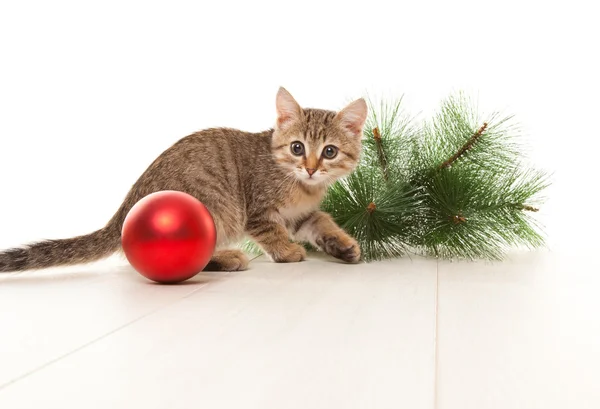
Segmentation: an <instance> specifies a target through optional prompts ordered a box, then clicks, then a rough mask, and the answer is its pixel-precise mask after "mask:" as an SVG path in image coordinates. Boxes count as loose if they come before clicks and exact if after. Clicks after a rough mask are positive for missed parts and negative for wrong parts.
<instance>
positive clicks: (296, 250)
mask: <svg viewBox="0 0 600 409" xmlns="http://www.w3.org/2000/svg"><path fill="white" fill-rule="evenodd" d="M271 257H272V258H273V261H275V262H277V263H297V262H299V261H303V260H304V259H306V250H305V249H304V247H302V246H300V245H298V244H296V243H289V244H287V245H286V246H285V247H284V248H282V249H280V250H279V251H277V252H275V253H274V254H272V255H271Z"/></svg>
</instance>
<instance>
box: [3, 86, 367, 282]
mask: <svg viewBox="0 0 600 409" xmlns="http://www.w3.org/2000/svg"><path fill="white" fill-rule="evenodd" d="M276 108H277V122H276V126H275V127H274V129H271V130H268V131H265V132H261V133H248V132H243V131H239V130H234V129H229V128H216V129H207V130H203V131H200V132H197V133H194V134H192V135H189V136H187V137H184V138H183V139H181V140H179V141H178V142H177V143H175V144H174V145H173V146H171V147H170V148H169V149H167V150H166V151H165V152H163V153H162V154H161V155H160V156H159V157H158V158H157V159H156V160H155V161H154V162H153V163H152V164H151V165H150V166H149V167H148V169H146V171H145V172H144V173H143V174H142V175H141V176H140V177H139V179H138V180H137V181H136V182H135V184H134V185H133V187H132V188H131V190H130V191H129V193H128V194H127V196H126V197H125V200H124V201H123V204H122V205H121V207H120V208H119V209H118V211H117V212H116V213H115V215H114V216H113V218H112V219H111V220H110V221H109V222H108V223H107V225H106V226H105V227H104V228H102V229H100V230H98V231H96V232H94V233H91V234H89V235H85V236H80V237H75V238H69V239H61V240H48V241H43V242H40V243H32V244H29V245H27V246H24V247H21V248H15V249H10V250H6V251H4V252H0V272H7V271H22V270H30V269H39V268H47V267H52V266H59V265H72V264H80V263H87V262H91V261H95V260H99V259H101V258H103V257H106V256H108V255H110V254H112V253H114V252H117V251H119V250H120V245H121V243H120V234H121V228H122V225H123V221H124V219H125V216H126V215H127V213H128V211H129V210H130V209H131V207H132V206H133V205H134V204H135V203H137V201H139V200H140V199H141V198H143V197H144V196H146V195H148V194H150V193H153V192H157V191H161V190H179V191H183V192H187V193H189V194H191V195H193V196H194V197H196V198H198V199H199V200H200V201H201V202H202V203H204V204H205V205H206V207H207V208H208V209H209V210H210V212H211V214H212V216H213V218H214V220H215V225H216V227H217V251H216V252H215V254H214V255H213V259H212V260H211V262H210V263H209V265H208V266H207V269H210V270H243V269H245V268H246V267H247V265H248V259H247V257H246V256H245V255H244V254H243V253H241V252H240V251H238V250H232V249H230V248H229V247H230V246H231V245H232V244H234V243H235V242H238V241H239V240H240V239H241V238H242V237H243V236H246V235H247V236H250V237H251V238H253V239H254V240H255V241H256V242H257V243H258V244H259V245H260V246H261V247H262V248H263V249H264V250H265V252H266V253H267V254H268V255H269V256H270V257H271V258H272V259H273V260H274V261H276V262H296V261H301V260H303V259H304V258H305V257H306V253H305V251H304V249H303V247H301V246H300V245H299V244H296V243H294V242H292V241H290V238H292V237H293V238H295V239H296V240H299V241H309V242H311V243H312V244H313V245H315V246H318V247H320V248H321V249H322V250H323V251H325V252H327V253H328V254H331V255H332V256H334V257H338V258H340V259H342V260H345V261H348V262H356V261H358V260H359V258H360V249H359V248H358V245H357V244H356V241H354V239H352V238H351V237H349V236H348V235H347V234H346V233H344V232H343V231H342V229H340V228H339V227H338V226H336V225H335V223H334V222H333V220H332V219H331V217H329V216H328V215H326V214H324V213H321V212H319V211H318V207H319V203H320V202H321V200H322V199H323V196H324V195H325V193H326V191H327V187H328V186H329V185H331V184H332V183H333V182H334V181H335V180H337V179H338V178H340V177H343V176H345V175H348V174H349V173H350V172H351V171H352V170H353V169H354V168H355V167H356V165H357V162H358V158H359V155H360V150H361V141H360V140H361V137H362V127H363V125H364V122H365V119H366V115H367V106H366V103H365V101H364V100H363V99H359V100H357V101H355V102H353V103H351V104H349V105H348V106H347V107H346V108H345V109H343V110H342V111H340V112H338V113H336V112H333V111H326V110H320V109H303V108H301V107H300V106H299V105H298V103H297V102H296V101H295V100H294V98H293V97H292V96H291V95H290V94H289V92H287V91H286V90H285V89H283V88H281V89H280V90H279V92H278V94H277V101H276ZM296 141H297V142H300V143H302V145H303V146H304V149H305V152H304V153H303V154H302V155H295V154H294V153H293V152H292V149H291V144H292V143H293V142H296ZM327 146H333V147H335V150H336V152H337V154H336V156H335V157H333V158H331V159H329V158H326V157H324V155H323V150H324V149H325V148H326V147H327ZM307 168H308V169H309V170H310V172H312V174H309V173H310V172H309V171H307Z"/></svg>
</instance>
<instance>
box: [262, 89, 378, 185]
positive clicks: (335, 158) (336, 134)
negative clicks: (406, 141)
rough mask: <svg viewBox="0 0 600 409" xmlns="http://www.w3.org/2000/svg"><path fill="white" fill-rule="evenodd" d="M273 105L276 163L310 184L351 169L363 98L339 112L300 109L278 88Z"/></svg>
mask: <svg viewBox="0 0 600 409" xmlns="http://www.w3.org/2000/svg"><path fill="white" fill-rule="evenodd" d="M276 107H277V123H276V125H275V131H274V133H273V142H272V151H273V156H274V158H275V161H276V162H277V164H278V165H279V166H281V167H282V168H284V169H285V170H287V171H289V172H290V174H291V175H293V177H295V178H297V179H298V180H299V181H300V182H302V183H304V184H306V185H312V186H316V185H329V184H331V183H333V182H334V181H335V180H337V179H339V178H340V177H343V176H346V175H348V174H349V173H351V172H352V171H353V170H354V168H355V167H356V165H357V164H358V160H359V157H360V152H361V138H362V135H363V126H364V124H365V120H366V119H367V112H368V108H367V104H366V102H365V100H364V99H362V98H361V99H358V100H356V101H354V102H352V103H350V104H349V105H347V106H346V107H345V108H344V109H342V110H341V111H339V112H334V111H325V110H321V109H303V108H301V107H300V105H299V104H298V103H297V102H296V100H295V99H294V98H293V97H292V95H291V94H290V93H289V92H288V91H287V90H285V89H284V88H280V89H279V92H278V93H277V101H276Z"/></svg>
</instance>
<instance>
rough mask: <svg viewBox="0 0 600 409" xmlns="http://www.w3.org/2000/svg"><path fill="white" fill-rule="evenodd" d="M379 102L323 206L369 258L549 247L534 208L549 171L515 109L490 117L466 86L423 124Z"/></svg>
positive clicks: (467, 255)
mask: <svg viewBox="0 0 600 409" xmlns="http://www.w3.org/2000/svg"><path fill="white" fill-rule="evenodd" d="M370 105H371V107H370V117H369V119H368V121H367V124H366V126H365V133H364V140H363V146H364V148H363V155H362V157H361V161H360V164H359V165H358V167H357V169H356V171H355V172H354V173H352V174H351V175H350V176H349V177H347V178H345V179H343V180H340V181H338V182H336V183H335V184H334V185H333V186H332V187H331V188H330V190H329V192H328V195H327V196H326V198H325V200H324V202H323V204H322V209H323V210H324V211H326V212H328V213H330V214H331V215H332V216H333V217H334V219H335V220H336V222H337V223H338V224H339V225H340V226H341V227H342V228H343V229H344V230H346V231H347V232H348V233H349V234H351V235H352V236H353V237H355V238H356V239H357V240H358V242H359V243H360V246H361V250H362V254H363V259H364V260H365V261H372V260H381V259H389V258H397V257H402V256H405V255H407V254H411V253H412V254H420V255H424V256H432V257H439V258H445V259H471V260H472V259H487V260H501V259H502V258H503V257H504V255H505V254H506V252H507V251H508V250H510V249H511V248H519V247H525V248H530V249H531V248H537V247H540V246H543V244H544V238H543V234H542V230H541V228H540V225H539V223H538V222H537V221H536V220H535V218H534V217H533V216H534V214H535V212H537V210H538V208H537V206H538V205H539V204H540V203H542V197H541V196H540V193H541V192H542V191H543V190H544V189H545V188H546V187H547V186H548V185H549V176H548V175H547V174H546V173H545V172H543V171H540V170H537V169H534V168H531V167H529V166H528V165H527V164H526V162H525V157H524V153H523V146H522V145H521V144H520V143H519V142H520V141H519V137H520V133H519V129H518V127H517V126H516V125H515V124H514V123H513V122H512V119H513V118H512V117H501V116H500V115H498V114H493V115H490V116H488V117H485V118H482V117H480V115H479V113H477V112H476V111H475V110H474V109H473V104H472V103H471V102H470V101H469V99H468V98H466V97H465V96H464V95H463V94H458V95H456V96H451V97H449V98H447V99H446V100H444V101H443V102H442V104H441V107H440V109H439V110H438V112H437V113H436V114H435V115H434V116H433V117H432V118H431V119H429V120H426V121H423V122H421V123H418V124H417V123H416V121H415V120H413V119H412V118H410V117H409V116H408V115H407V114H406V113H405V112H404V110H403V109H402V107H403V106H402V100H401V99H400V100H398V101H394V103H392V104H389V103H385V102H383V103H381V104H380V106H378V107H375V106H374V105H373V104H372V103H371V104H370ZM243 248H245V249H246V250H247V251H249V252H251V253H256V252H257V249H256V247H255V246H254V245H253V244H252V243H250V242H247V243H245V244H244V245H243Z"/></svg>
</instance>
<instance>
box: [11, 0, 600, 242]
mask: <svg viewBox="0 0 600 409" xmlns="http://www.w3.org/2000/svg"><path fill="white" fill-rule="evenodd" d="M591 3H592V2H589V1H587V2H586V1H570V2H554V1H551V2H542V1H522V0H519V1H514V0H509V1H502V2H499V1H495V2H490V1H452V2H431V1H413V2H384V1H369V2H367V1H362V2H356V1H344V2H332V1H317V2H315V1H302V2H272V3H270V2H266V1H252V2H241V1H239V2H231V1H219V2H217V1H213V2H202V1H194V2H187V3H186V2H180V1H169V2H141V1H140V2H133V1H103V2H95V3H90V2H77V1H64V0H59V1H53V2H44V1H18V2H17V1H3V2H2V3H1V6H0V47H1V48H0V53H1V54H0V58H1V60H0V61H1V63H0V183H1V184H0V189H1V190H0V192H1V193H0V194H1V200H0V247H7V246H13V245H17V244H20V243H22V242H27V241H30V240H37V239H40V238H53V237H66V236H70V235H73V234H81V233H86V232H88V231H91V230H94V229H96V228H98V227H101V226H102V225H103V224H104V223H105V222H106V221H107V220H108V219H109V218H110V216H111V215H112V213H113V212H114V211H115V210H116V208H117V207H118V205H119V203H120V201H121V200H122V198H123V197H124V195H125V194H126V192H127V190H128V189H129V187H130V186H131V185H132V184H133V183H134V182H135V180H136V179H137V177H138V176H139V174H141V172H142V171H143V170H144V169H145V168H146V166H147V165H148V164H149V163H150V162H151V161H152V160H153V159H154V158H155V157H156V156H157V155H158V154H160V152H162V151H163V150H164V149H166V148H167V147H168V146H170V145H171V144H172V143H174V142H175V141H176V140H177V139H179V138H181V137H183V136H185V135H187V134H189V133H191V132H194V131H196V130H199V129H202V128H205V127H209V126H229V127H237V128H242V129H245V130H251V131H258V130H262V129H265V128H268V127H270V126H271V125H272V123H273V121H274V115H275V113H274V96H275V92H276V91H277V88H278V86H280V85H283V86H285V87H286V88H288V89H289V90H290V91H291V92H292V94H293V95H294V96H295V97H296V98H297V99H298V101H299V102H300V103H301V104H302V105H304V106H314V107H322V108H329V109H338V108H340V107H342V106H343V105H344V103H346V102H347V101H348V100H349V99H351V98H356V97H360V96H363V95H366V94H367V93H368V94H369V95H371V96H374V97H388V98H395V97H399V96H401V95H405V101H406V105H405V106H406V107H407V108H408V109H409V110H410V111H411V112H412V113H414V114H419V113H421V114H422V115H425V116H426V115H427V113H428V112H430V110H431V109H432V108H435V107H436V106H437V104H438V103H439V101H440V100H441V99H442V98H444V97H446V96H447V95H449V94H450V93H452V92H455V91H458V90H464V91H466V92H467V93H468V94H469V95H471V96H473V97H475V98H478V99H479V102H480V106H481V107H482V109H483V110H484V112H489V111H491V110H503V111H504V112H507V113H514V114H516V115H517V117H516V118H517V120H518V121H519V122H520V123H521V124H522V125H523V128H524V130H525V132H526V136H527V138H528V141H529V142H530V144H531V146H532V157H533V159H534V160H535V163H536V164H538V165H540V166H543V167H544V168H546V169H548V170H550V171H553V172H555V184H554V188H553V189H552V190H549V191H548V193H549V194H550V193H552V192H555V193H556V194H555V195H553V196H552V195H551V199H552V200H551V201H549V202H548V204H547V206H546V207H545V209H544V214H548V212H554V213H552V215H553V216H552V217H548V221H547V223H548V231H549V232H553V234H551V241H552V240H554V239H555V238H556V237H558V236H559V235H563V234H564V235H568V236H570V237H569V241H572V240H577V241H581V242H585V241H588V242H589V241H590V240H592V239H593V236H589V237H584V236H581V235H580V236H578V237H574V234H576V233H577V231H575V230H573V229H575V228H576V227H577V226H581V224H580V223H577V222H574V219H576V218H577V217H579V216H581V215H587V216H586V217H587V218H591V220H588V223H589V222H593V223H596V225H597V223H598V222H597V220H595V219H597V217H594V216H593V213H594V211H595V210H594V208H595V205H594V203H593V201H591V200H590V199H589V198H587V197H586V195H587V194H588V193H589V191H590V190H593V189H594V188H593V185H594V184H595V182H594V174H595V173H596V171H595V169H596V163H595V160H594V159H595V158H596V155H597V152H596V147H597V137H598V126H597V123H596V119H597V115H598V106H599V104H598V91H599V86H598V72H600V69H599V68H600V67H599V64H598V61H597V56H598V47H597V38H600V36H599V35H598V28H597V24H598V21H597V17H594V16H597V13H596V12H595V11H594V10H593V7H592V6H590V4H591ZM558 193H560V194H558ZM541 217H545V216H544V215H542V216H541ZM585 232H586V230H581V231H579V233H580V234H585ZM594 234H595V233H594ZM596 241H597V240H596Z"/></svg>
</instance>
